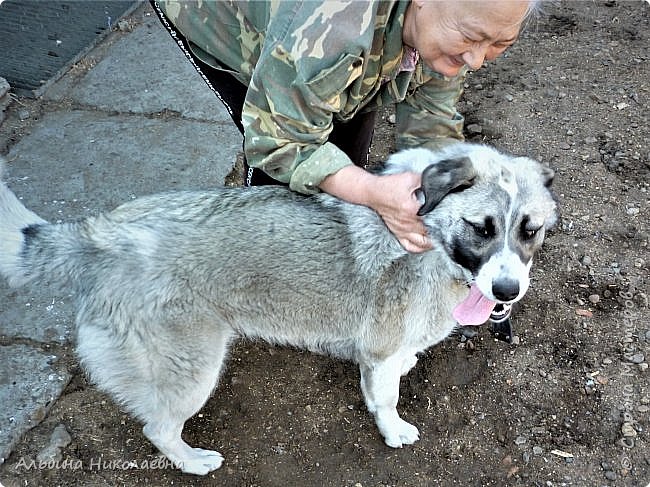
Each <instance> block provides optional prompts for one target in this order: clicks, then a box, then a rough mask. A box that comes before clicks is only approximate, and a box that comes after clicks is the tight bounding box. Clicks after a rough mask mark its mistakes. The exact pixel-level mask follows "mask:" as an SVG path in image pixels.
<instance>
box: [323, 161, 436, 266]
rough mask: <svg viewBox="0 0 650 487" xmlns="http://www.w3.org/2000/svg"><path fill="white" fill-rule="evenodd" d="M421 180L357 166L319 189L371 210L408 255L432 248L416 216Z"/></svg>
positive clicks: (324, 182) (335, 175)
mask: <svg viewBox="0 0 650 487" xmlns="http://www.w3.org/2000/svg"><path fill="white" fill-rule="evenodd" d="M420 185H421V176H420V175H419V174H416V173H412V172H407V173H400V174H391V175H386V176H382V175H377V174H371V173H369V172H368V171H365V170H364V169H362V168H360V167H358V166H346V167H344V168H342V169H340V170H339V171H337V172H336V173H334V174H332V175H330V176H328V177H327V178H325V179H324V180H323V181H322V182H321V184H320V189H321V190H322V191H324V192H326V193H329V194H331V195H332V196H336V197H337V198H339V199H342V200H344V201H347V202H349V203H354V204H357V205H363V206H367V207H369V208H372V209H373V210H374V211H376V212H377V214H379V216H380V217H381V218H382V219H383V220H384V223H385V224H386V226H387V227H388V229H389V230H390V231H391V232H392V233H393V235H395V237H397V239H398V240H399V242H400V244H402V247H404V249H406V250H407V251H408V252H415V253H419V252H424V251H426V250H429V249H431V248H432V245H431V241H430V240H429V237H428V236H427V232H426V228H425V226H424V223H423V222H422V220H421V219H420V217H419V216H417V212H418V210H419V209H420V206H421V204H420V203H419V202H418V200H417V197H416V195H415V191H416V190H417V189H418V188H419V187H420Z"/></svg>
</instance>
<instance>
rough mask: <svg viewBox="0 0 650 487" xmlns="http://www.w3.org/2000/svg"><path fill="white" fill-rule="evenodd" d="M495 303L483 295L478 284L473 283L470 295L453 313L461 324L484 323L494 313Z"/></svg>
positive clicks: (475, 324) (474, 324)
mask: <svg viewBox="0 0 650 487" xmlns="http://www.w3.org/2000/svg"><path fill="white" fill-rule="evenodd" d="M495 304H496V302H494V301H491V300H489V299H488V298H486V297H485V296H483V293H482V292H481V291H479V289H478V286H477V285H476V284H472V287H471V288H470V290H469V296H467V298H465V300H464V301H463V302H462V303H460V304H459V305H458V306H456V307H455V308H454V311H453V313H452V315H453V317H454V318H455V319H456V321H457V322H458V323H459V324H460V325H461V326H477V325H482V324H483V323H485V322H486V321H487V320H488V318H489V317H490V314H492V310H493V309H494V305H495Z"/></svg>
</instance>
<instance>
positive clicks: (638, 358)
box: [625, 352, 645, 364]
mask: <svg viewBox="0 0 650 487" xmlns="http://www.w3.org/2000/svg"><path fill="white" fill-rule="evenodd" d="M625 360H627V361H628V362H631V363H633V364H642V363H643V362H645V355H643V352H638V353H635V354H633V355H625Z"/></svg>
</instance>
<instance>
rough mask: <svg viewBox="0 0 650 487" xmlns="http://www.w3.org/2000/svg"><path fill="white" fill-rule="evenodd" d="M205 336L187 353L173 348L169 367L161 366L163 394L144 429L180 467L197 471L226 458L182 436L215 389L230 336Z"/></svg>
mask: <svg viewBox="0 0 650 487" xmlns="http://www.w3.org/2000/svg"><path fill="white" fill-rule="evenodd" d="M205 338H206V341H205V342H204V343H203V344H198V343H197V342H194V344H193V346H192V347H190V349H191V350H190V351H189V352H187V350H186V352H187V353H183V351H181V352H180V353H178V351H176V352H171V354H172V356H171V357H170V362H169V363H168V365H169V370H167V371H165V370H164V368H161V372H162V374H163V375H161V376H160V379H159V384H157V386H156V389H157V391H156V392H157V393H158V394H160V396H159V398H158V399H157V401H156V404H155V405H153V407H152V409H151V411H150V412H149V414H148V417H147V418H146V419H145V423H146V424H145V425H144V427H143V429H142V432H143V433H144V435H145V436H146V437H147V438H149V440H150V441H151V442H152V443H153V444H154V445H156V447H157V448H158V449H159V450H160V452H161V453H162V454H164V455H165V456H166V457H167V458H168V459H169V460H171V461H172V462H173V463H174V464H175V465H176V466H177V467H178V468H180V469H181V470H182V471H183V472H185V473H191V474H196V475H205V474H207V473H208V472H211V471H213V470H216V469H218V468H219V467H220V466H221V464H222V462H223V457H222V456H221V454H220V453H219V452H216V451H212V450H203V449H201V448H192V447H191V446H189V445H188V444H187V443H185V441H183V439H182V437H181V433H182V430H183V425H184V424H185V421H187V420H188V419H190V418H191V417H192V416H194V415H195V414H196V413H197V412H198V411H199V409H201V407H202V406H203V404H205V402H206V401H207V399H208V397H209V396H210V394H211V393H212V391H213V390H214V388H215V386H216V384H217V380H218V378H219V374H220V371H221V368H222V364H223V362H224V359H225V355H226V351H227V347H228V342H229V337H226V336H223V337H220V339H217V340H213V339H210V337H205ZM206 359H207V360H206ZM179 364H180V366H179ZM165 373H168V374H169V376H168V377H165V376H164V374H165Z"/></svg>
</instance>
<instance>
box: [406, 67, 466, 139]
mask: <svg viewBox="0 0 650 487" xmlns="http://www.w3.org/2000/svg"><path fill="white" fill-rule="evenodd" d="M465 76H466V70H463V71H462V72H461V73H460V74H459V75H458V76H456V77H454V78H445V77H442V76H440V75H438V74H435V73H431V79H429V80H428V81H427V82H426V83H424V84H423V85H421V86H419V87H418V88H416V89H415V90H413V91H412V93H411V94H410V95H408V96H407V97H406V98H405V99H404V101H403V102H401V103H399V104H398V105H397V107H396V109H395V123H396V130H397V148H398V149H405V148H410V147H427V148H429V149H439V148H440V147H443V146H444V145H447V144H450V143H453V142H457V141H459V140H464V137H463V123H464V118H463V116H462V115H461V114H460V113H458V111H457V110H456V104H457V103H458V100H459V99H460V96H461V95H462V93H463V85H464V82H465Z"/></svg>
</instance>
